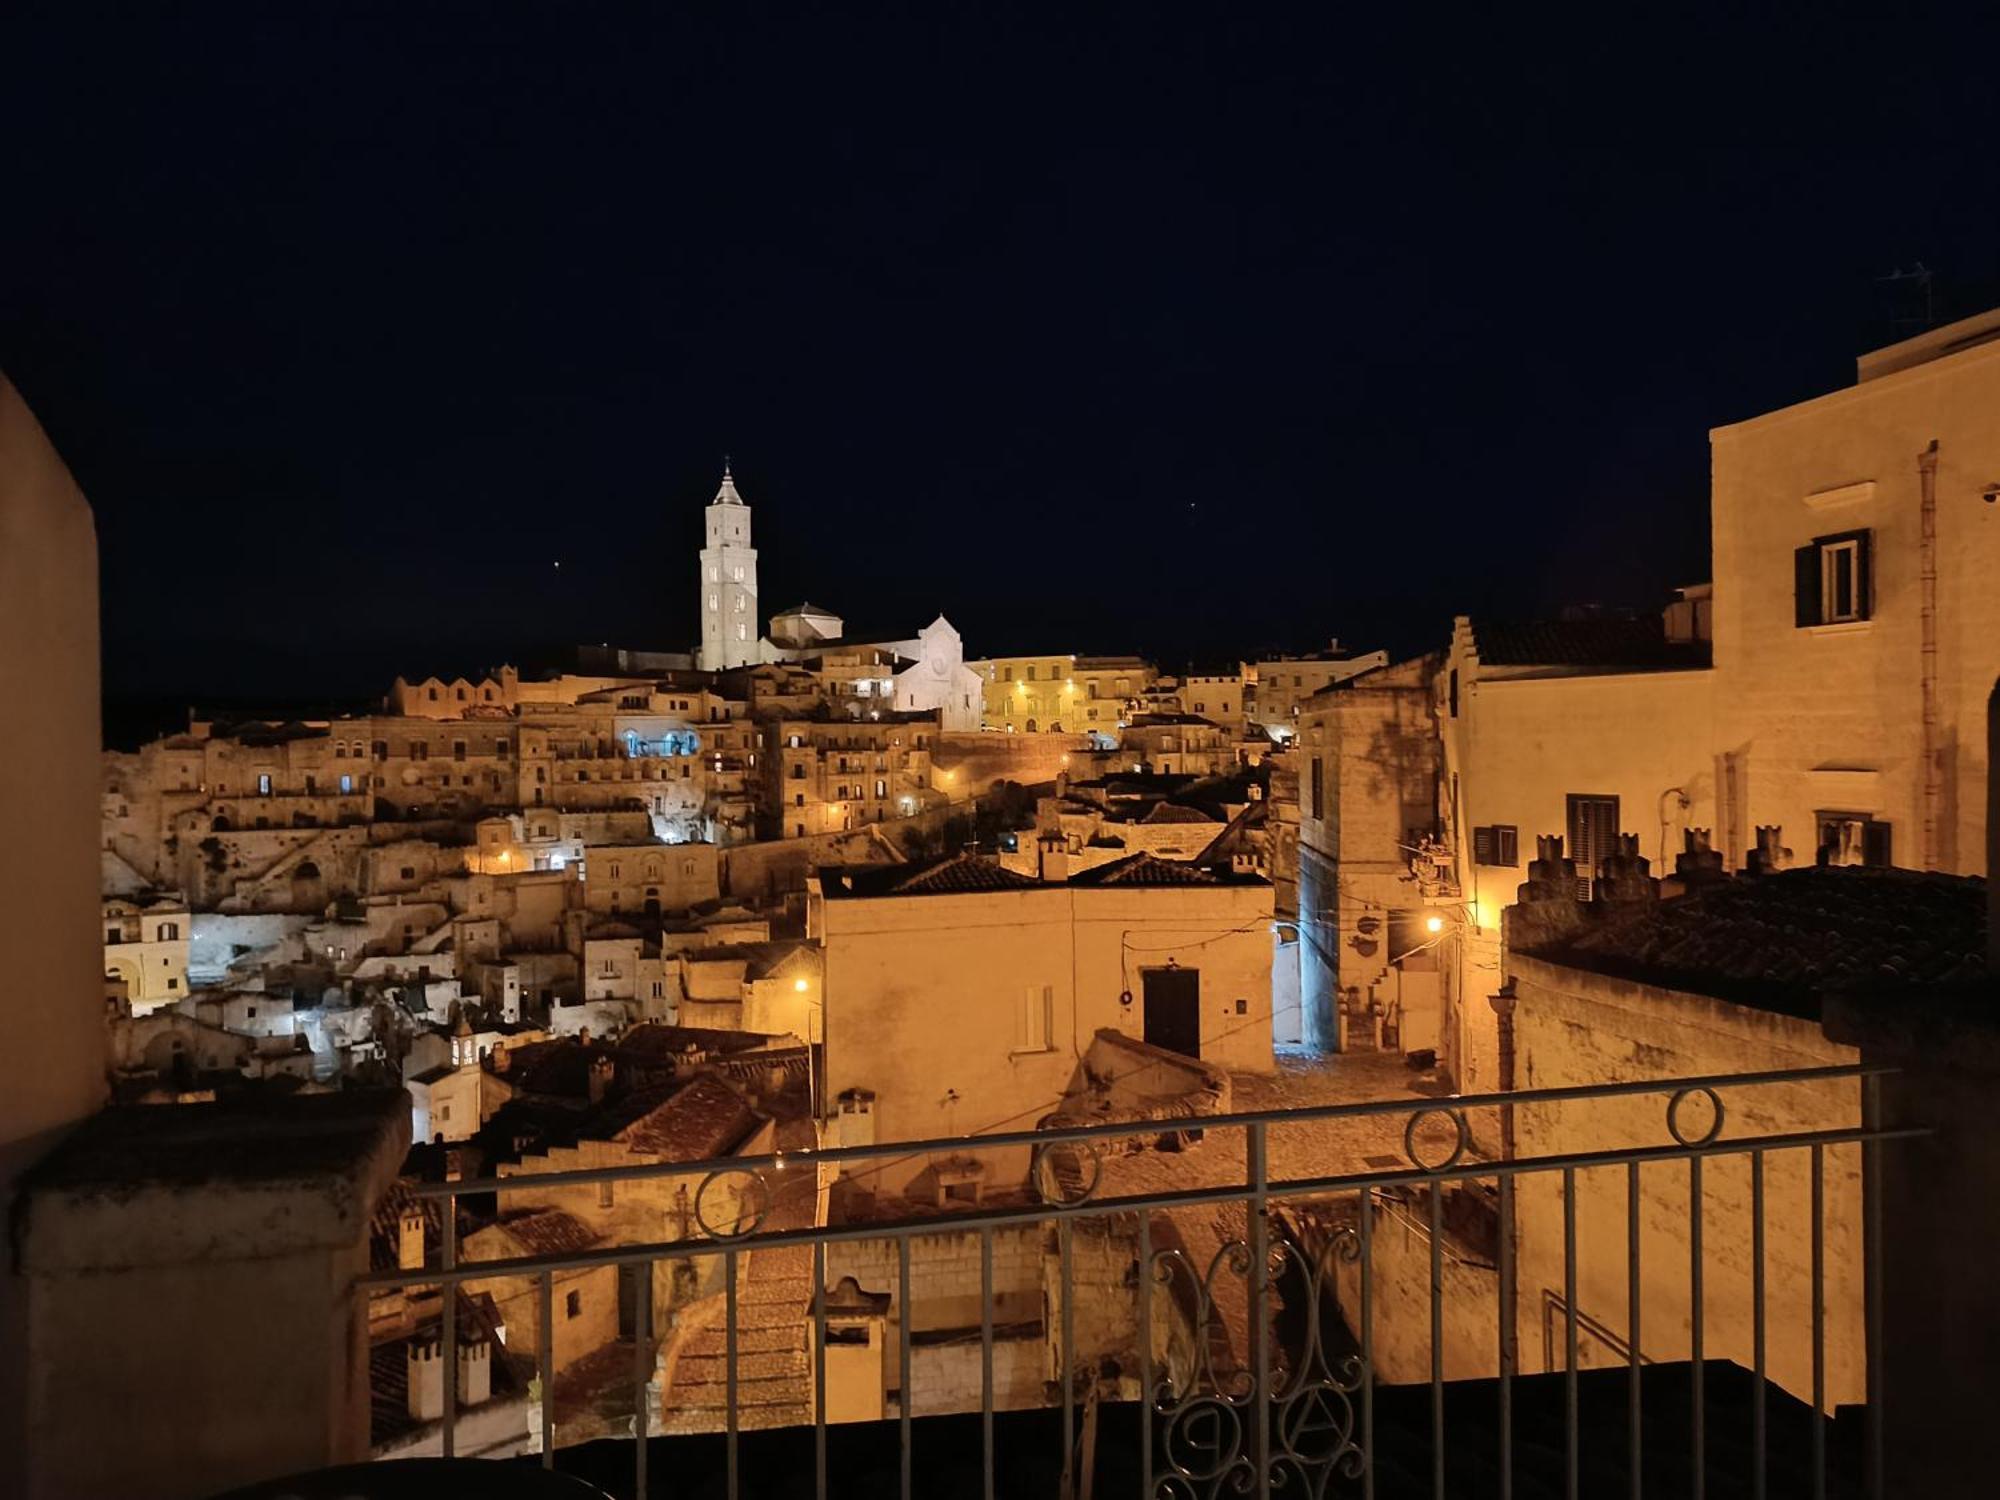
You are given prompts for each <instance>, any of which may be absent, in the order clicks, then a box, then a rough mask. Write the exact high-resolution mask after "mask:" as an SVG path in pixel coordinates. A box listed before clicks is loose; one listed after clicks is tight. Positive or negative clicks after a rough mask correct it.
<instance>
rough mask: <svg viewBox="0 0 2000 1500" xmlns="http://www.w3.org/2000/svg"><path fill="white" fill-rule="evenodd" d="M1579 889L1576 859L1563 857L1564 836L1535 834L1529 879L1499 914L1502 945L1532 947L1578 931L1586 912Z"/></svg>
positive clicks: (1512, 947)
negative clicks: (1512, 900) (1510, 903)
mask: <svg viewBox="0 0 2000 1500" xmlns="http://www.w3.org/2000/svg"><path fill="white" fill-rule="evenodd" d="M1576 892H1577V887H1576V861H1575V860H1573V859H1568V858H1565V857H1564V855H1563V841H1562V835H1561V834H1559V833H1538V834H1536V835H1535V857H1534V858H1533V859H1531V860H1529V861H1528V878H1527V879H1526V880H1524V881H1522V882H1521V884H1520V886H1519V887H1518V888H1517V889H1516V890H1515V893H1514V904H1513V905H1512V906H1510V907H1508V908H1507V909H1506V910H1505V911H1503V912H1501V914H1500V942H1501V946H1502V947H1503V948H1506V949H1509V950H1512V949H1515V948H1533V947H1534V946H1535V945H1536V944H1538V943H1542V942H1548V941H1550V940H1553V939H1559V938H1561V937H1563V936H1565V935H1567V934H1569V933H1572V932H1574V931H1576V929H1577V928H1578V927H1580V926H1582V925H1583V922H1584V920H1585V915H1586V913H1585V908H1584V904H1583V903H1582V902H1581V901H1579V900H1577V894H1576Z"/></svg>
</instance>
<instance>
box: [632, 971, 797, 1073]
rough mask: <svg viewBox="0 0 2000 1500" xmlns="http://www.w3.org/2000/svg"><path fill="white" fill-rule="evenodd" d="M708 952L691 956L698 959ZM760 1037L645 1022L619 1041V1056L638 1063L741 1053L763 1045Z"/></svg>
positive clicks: (704, 1027) (710, 1028) (735, 1032)
mask: <svg viewBox="0 0 2000 1500" xmlns="http://www.w3.org/2000/svg"><path fill="white" fill-rule="evenodd" d="M707 951H711V950H700V951H698V952H697V953H695V954H693V955H691V956H693V957H701V956H703V953H705V952H707ZM763 1040H764V1039H763V1038H762V1037H761V1036H755V1035H752V1034H751V1033H750V1032H747V1031H723V1030H720V1029H718V1028H715V1027H708V1026H669V1025H667V1024H665V1023H664V1022H661V1021H648V1022H645V1023H643V1024H641V1025H638V1026H633V1027H631V1028H629V1029H628V1030H627V1031H626V1032H625V1034H624V1035H622V1036H621V1037H619V1038H618V1055H619V1056H620V1057H636V1058H641V1059H651V1058H671V1057H678V1056H679V1055H681V1054H682V1053H684V1052H686V1051H687V1050H688V1049H689V1048H694V1049H695V1050H696V1051H699V1052H705V1053H710V1054H714V1053H718V1052H744V1051H747V1050H749V1049H750V1048H752V1047H756V1046H759V1045H761V1044H762V1043H763Z"/></svg>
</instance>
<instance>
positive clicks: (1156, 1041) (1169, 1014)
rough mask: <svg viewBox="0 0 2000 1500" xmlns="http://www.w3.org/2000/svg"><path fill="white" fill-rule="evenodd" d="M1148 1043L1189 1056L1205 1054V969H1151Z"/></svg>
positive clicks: (1145, 975)
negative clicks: (1202, 971)
mask: <svg viewBox="0 0 2000 1500" xmlns="http://www.w3.org/2000/svg"><path fill="white" fill-rule="evenodd" d="M1140 977H1141V978H1142V980H1143V981H1144V984H1145V1003H1146V1045H1147V1046H1149V1047H1164V1048H1166V1049H1167V1050H1168V1051H1169V1052H1178V1053H1180V1054H1182V1055H1183V1056H1185V1057H1200V1056H1201V971H1200V970H1199V969H1147V970H1145V971H1144V972H1143V974H1142V975H1141V976H1140Z"/></svg>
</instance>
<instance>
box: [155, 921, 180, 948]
mask: <svg viewBox="0 0 2000 1500" xmlns="http://www.w3.org/2000/svg"><path fill="white" fill-rule="evenodd" d="M180 935H181V924H180V923H178V922H162V923H161V924H160V941H161V942H163V943H171V942H175V941H178V940H179V938H180Z"/></svg>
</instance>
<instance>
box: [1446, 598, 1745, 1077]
mask: <svg viewBox="0 0 2000 1500" xmlns="http://www.w3.org/2000/svg"><path fill="white" fill-rule="evenodd" d="M1708 662H1709V653H1708V643H1707V642H1706V641H1701V640H1675V639H1672V638H1670V637H1669V636H1668V634H1667V631H1666V627H1665V624H1664V621H1663V620H1662V619H1661V618H1660V617H1658V616H1654V617H1650V618H1641V619H1581V620H1559V621H1545V622H1540V623H1534V624H1508V623H1501V622H1492V621H1483V620H1468V619H1464V618H1461V619H1459V620H1458V622H1457V624H1456V626H1455V628H1454V631H1453V635H1452V645H1451V649H1450V651H1449V652H1448V653H1447V654H1446V657H1445V660H1444V661H1443V663H1442V664H1441V666H1440V667H1439V670H1438V672H1437V675H1436V677H1435V679H1434V683H1433V688H1434V701H1435V714H1436V723H1437V727H1438V731H1439V733H1440V734H1441V736H1442V740H1443V751H1444V764H1443V775H1444V778H1445V788H1444V793H1445V794H1444V797H1443V799H1442V803H1441V807H1440V811H1441V813H1442V831H1443V841H1444V843H1445V844H1446V846H1447V849H1448V854H1447V867H1446V869H1444V870H1443V871H1442V872H1441V873H1442V874H1443V875H1445V876H1446V877H1448V880H1449V885H1448V887H1441V888H1440V890H1439V892H1438V900H1437V903H1436V905H1435V907H1434V908H1433V909H1434V911H1435V912H1436V914H1437V915H1438V916H1439V918H1440V920H1441V921H1442V923H1443V924H1444V927H1443V931H1442V932H1441V934H1440V936H1441V938H1442V940H1443V941H1442V942H1441V944H1440V945H1439V949H1438V951H1439V953H1440V955H1441V957H1442V958H1443V961H1444V964H1445V967H1446V968H1447V970H1448V972H1449V973H1450V974H1451V975H1453V976H1455V978H1454V980H1453V982H1452V984H1451V985H1450V986H1449V988H1448V990H1447V994H1446V996H1445V1009H1444V1013H1443V1017H1442V1025H1441V1033H1440V1037H1439V1055H1440V1058H1441V1059H1442V1060H1444V1061H1445V1062H1446V1064H1447V1066H1448V1067H1449V1068H1450V1070H1451V1073H1452V1076H1453V1078H1454V1079H1455V1080H1456V1081H1457V1083H1458V1085H1459V1086H1460V1087H1461V1088H1464V1089H1468V1090H1476V1089H1484V1088H1491V1087H1493V1086H1494V1079H1495V1077H1496V1071H1495V1070H1496V1068H1497V1057H1496V1051H1495V1048H1496V1041H1495V1037H1494V1031H1493V1021H1492V1013H1491V1011H1490V1010H1489V1009H1488V1008H1487V1006H1486V1005H1485V1001H1484V997H1485V996H1486V995H1487V994H1489V993H1491V991H1492V988H1493V985H1494V983H1495V982H1496V980H1497V977H1498V973H1497V971H1498V962H1499V942H1500V915H1501V912H1502V910H1503V909H1504V908H1505V907H1506V906H1507V905H1508V904H1510V903H1511V902H1512V900H1513V899H1514V892H1515V890H1516V888H1517V887H1518V886H1519V885H1520V884H1521V882H1522V880H1523V879H1525V878H1526V874H1527V867H1528V862H1529V860H1530V859H1531V858H1532V857H1533V855H1534V852H1535V844H1534V839H1535V836H1536V835H1537V834H1539V833H1550V832H1557V831H1560V832H1561V833H1562V834H1563V835H1564V838H1565V844H1564V847H1565V849H1566V850H1568V851H1569V852H1570V855H1571V857H1572V858H1574V859H1575V860H1576V862H1577V870H1578V872H1579V875H1580V876H1581V877H1582V878H1583V879H1584V880H1585V882H1586V884H1585V889H1584V891H1583V894H1584V895H1586V896H1587V895H1588V894H1589V888H1588V882H1589V880H1590V879H1591V878H1592V877H1593V876H1594V875H1595V872H1596V866H1597V862H1598V861H1599V860H1600V859H1602V858H1603V857H1604V856H1605V855H1606V854H1608V853H1610V852H1611V850H1612V848H1613V846H1614V843H1615V840H1616V838H1617V836H1618V835H1619V834H1620V833H1621V832H1632V833H1636V834H1638V835H1639V837H1640V848H1641V852H1643V853H1644V854H1646V856H1647V857H1648V858H1650V859H1653V860H1654V861H1656V862H1658V861H1660V860H1661V859H1663V858H1670V857H1671V856H1672V855H1673V854H1674V853H1675V852H1677V851H1678V850H1679V848H1680V843H1681V836H1682V833H1683V831H1684V830H1685V829H1687V828H1688V827H1704V828H1705V827H1710V826H1712V825H1713V822H1714V818H1715V810H1716V800H1715V798H1716V780H1715V768H1716V759H1715V755H1716V740H1715V719H1714V693H1715V690H1716V686H1717V681H1716V675H1715V673H1714V672H1712V671H1711V670H1710V669H1709V665H1708Z"/></svg>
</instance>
